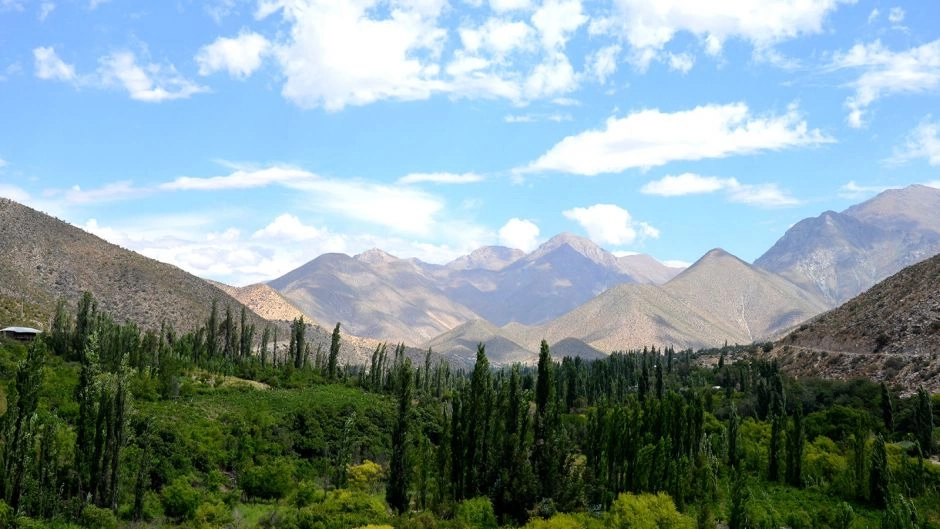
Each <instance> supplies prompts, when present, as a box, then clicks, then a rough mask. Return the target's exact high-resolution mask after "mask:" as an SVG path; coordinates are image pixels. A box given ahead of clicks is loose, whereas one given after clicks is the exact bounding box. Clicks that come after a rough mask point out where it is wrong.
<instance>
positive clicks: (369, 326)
mask: <svg viewBox="0 0 940 529" xmlns="http://www.w3.org/2000/svg"><path fill="white" fill-rule="evenodd" d="M268 284H269V285H270V286H271V287H273V288H275V289H276V290H277V291H279V292H280V293H281V294H283V295H284V297H286V298H287V299H288V300H289V301H290V302H291V303H292V304H294V305H295V306H296V307H297V308H299V309H300V310H301V311H303V312H304V313H305V314H309V315H310V316H311V317H313V318H314V319H315V320H316V321H320V322H324V323H331V322H341V323H342V325H343V327H344V328H345V329H346V330H347V331H348V332H349V333H351V334H354V335H357V336H363V337H367V338H377V339H381V340H388V341H391V342H399V341H400V342H404V343H407V344H412V345H414V344H417V343H420V342H423V341H424V340H427V339H429V338H431V337H433V336H437V335H438V334H441V333H442V332H446V331H448V330H450V329H452V328H454V327H456V326H458V325H460V324H462V323H464V322H466V321H470V320H473V319H478V318H479V316H477V315H476V314H475V313H474V312H473V311H471V310H470V309H468V308H467V307H465V306H463V305H460V304H459V303H456V302H454V301H452V300H451V299H449V298H448V297H447V296H446V295H445V294H444V293H443V292H442V291H441V289H440V288H438V287H437V285H436V284H435V281H434V279H433V278H432V277H430V275H429V274H428V272H427V271H425V270H424V269H422V267H420V266H418V265H417V264H415V263H414V262H413V261H409V260H402V259H398V258H396V257H394V256H391V255H389V254H387V253H385V252H382V251H381V250H370V251H368V252H364V253H362V254H359V255H357V256H356V257H349V256H347V255H344V254H335V253H334V254H324V255H321V256H320V257H317V258H316V259H314V260H313V261H310V262H309V263H307V264H305V265H303V266H301V267H300V268H297V269H296V270H293V271H291V272H289V273H287V274H285V275H284V276H281V277H279V278H277V279H275V280H273V281H270V282H269V283H268Z"/></svg>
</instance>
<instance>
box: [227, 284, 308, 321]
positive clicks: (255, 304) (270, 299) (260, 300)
mask: <svg viewBox="0 0 940 529" xmlns="http://www.w3.org/2000/svg"><path fill="white" fill-rule="evenodd" d="M209 283H212V284H213V285H214V286H215V287H217V288H219V289H220V290H222V291H223V292H225V293H226V294H228V295H229V296H232V297H233V298H235V299H236V300H238V302H239V303H241V304H243V305H245V306H246V307H248V308H249V309H251V310H252V311H254V313H255V314H257V315H259V316H261V317H262V318H264V319H266V320H271V321H293V320H294V319H296V318H299V317H301V316H303V317H304V318H305V319H306V320H310V321H315V320H314V319H313V318H311V317H310V316H306V315H304V314H303V313H302V312H301V311H300V309H298V308H297V307H295V306H294V305H292V304H291V302H290V301H288V300H287V298H285V297H284V296H282V295H281V293H280V292H278V291H277V290H274V289H273V288H271V287H270V286H269V285H266V284H264V283H255V284H254V285H247V286H244V287H233V286H231V285H226V284H225V283H219V282H217V281H209Z"/></svg>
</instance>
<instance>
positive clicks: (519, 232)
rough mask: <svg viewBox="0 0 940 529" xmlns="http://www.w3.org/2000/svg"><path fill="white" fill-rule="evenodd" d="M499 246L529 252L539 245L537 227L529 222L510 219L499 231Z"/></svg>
mask: <svg viewBox="0 0 940 529" xmlns="http://www.w3.org/2000/svg"><path fill="white" fill-rule="evenodd" d="M498 236H499V244H501V245H503V246H508V247H510V248H516V249H519V250H522V251H524V252H531V251H532V250H534V249H535V248H536V247H537V246H538V244H539V227H538V226H537V225H536V224H535V223H534V222H532V221H531V220H526V219H519V218H511V219H509V221H507V222H506V224H504V225H503V227H502V228H500V229H499V233H498Z"/></svg>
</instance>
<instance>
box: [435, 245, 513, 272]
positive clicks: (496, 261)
mask: <svg viewBox="0 0 940 529" xmlns="http://www.w3.org/2000/svg"><path fill="white" fill-rule="evenodd" d="M523 256H525V252H523V251H522V250H517V249H515V248H507V247H506V246H484V247H482V248H477V249H476V250H473V251H472V252H470V254H469V255H464V256H461V257H458V258H456V259H454V260H453V261H451V262H449V263H447V265H445V266H446V267H447V268H449V269H451V270H490V271H493V272H495V271H499V270H502V269H503V268H505V267H507V266H509V265H510V264H512V263H514V262H516V261H518V260H519V259H521V258H522V257H523Z"/></svg>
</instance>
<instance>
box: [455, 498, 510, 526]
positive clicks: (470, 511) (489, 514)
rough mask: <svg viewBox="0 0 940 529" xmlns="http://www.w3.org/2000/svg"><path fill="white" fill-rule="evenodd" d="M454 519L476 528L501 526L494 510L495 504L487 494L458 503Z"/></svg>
mask: <svg viewBox="0 0 940 529" xmlns="http://www.w3.org/2000/svg"><path fill="white" fill-rule="evenodd" d="M454 519H455V520H457V522H459V523H461V524H463V525H465V526H469V527H473V528H474V529H476V528H480V529H496V528H497V527H499V524H497V523H496V513H495V512H494V511H493V504H492V503H491V502H490V499H489V498H487V497H486V496H480V497H478V498H473V499H470V500H465V501H462V502H460V504H459V505H457V512H456V513H455V515H454Z"/></svg>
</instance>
